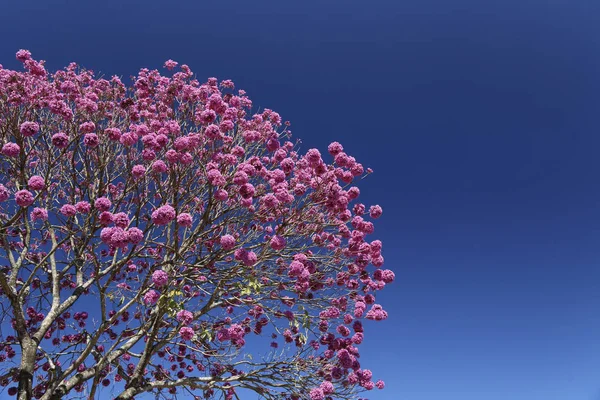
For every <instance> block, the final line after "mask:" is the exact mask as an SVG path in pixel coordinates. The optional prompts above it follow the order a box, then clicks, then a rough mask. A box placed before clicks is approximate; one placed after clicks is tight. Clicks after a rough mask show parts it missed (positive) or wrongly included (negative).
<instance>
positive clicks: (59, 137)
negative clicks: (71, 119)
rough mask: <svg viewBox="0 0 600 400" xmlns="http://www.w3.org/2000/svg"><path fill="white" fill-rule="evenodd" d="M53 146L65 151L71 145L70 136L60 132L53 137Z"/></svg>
mask: <svg viewBox="0 0 600 400" xmlns="http://www.w3.org/2000/svg"><path fill="white" fill-rule="evenodd" d="M52 144H53V145H54V146H56V147H58V148H59V149H64V148H65V147H67V146H68V145H69V136H68V135H67V134H66V133H64V132H58V133H55V134H54V135H52Z"/></svg>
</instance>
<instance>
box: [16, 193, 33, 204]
mask: <svg viewBox="0 0 600 400" xmlns="http://www.w3.org/2000/svg"><path fill="white" fill-rule="evenodd" d="M15 200H16V201H17V204H18V205H19V206H21V207H29V206H30V205H32V204H33V200H34V198H33V195H32V194H31V192H30V191H29V190H19V191H18V192H17V193H15Z"/></svg>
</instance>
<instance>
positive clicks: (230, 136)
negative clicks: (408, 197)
mask: <svg viewBox="0 0 600 400" xmlns="http://www.w3.org/2000/svg"><path fill="white" fill-rule="evenodd" d="M17 59H18V60H19V61H21V62H22V63H23V66H24V71H22V72H17V71H13V70H8V69H4V68H3V67H2V66H0V148H1V151H0V153H1V155H0V254H1V255H0V257H1V259H2V264H3V265H2V266H0V302H1V304H2V312H3V314H2V322H3V324H4V325H5V326H4V327H3V329H2V330H1V332H0V387H4V388H6V390H7V393H8V394H9V395H17V394H18V395H19V398H30V397H28V396H32V397H34V398H36V399H44V400H46V399H51V398H52V399H55V398H60V397H70V396H72V395H73V394H74V393H83V392H84V391H85V392H86V393H87V395H88V396H89V397H90V398H94V396H95V395H97V393H98V391H100V390H112V392H111V396H112V397H116V398H118V399H131V398H133V397H134V396H135V395H137V394H139V393H142V392H154V393H158V392H161V393H163V395H167V396H168V395H173V396H176V395H177V393H186V394H187V393H194V395H195V396H198V398H224V399H228V400H229V399H233V398H235V396H236V391H237V390H239V389H247V390H252V391H254V392H255V393H257V394H258V395H260V396H262V397H264V398H268V399H275V398H277V399H288V400H296V399H306V398H310V399H312V400H323V399H333V398H335V399H341V398H348V399H350V398H356V396H357V393H358V392H360V391H361V390H371V389H373V388H383V387H384V383H383V382H382V381H380V380H378V381H376V382H375V383H374V381H373V374H372V372H371V371H370V370H368V369H365V368H363V366H362V365H361V363H360V361H359V359H360V353H359V346H360V344H361V343H363V341H364V340H365V339H364V335H365V331H366V329H365V328H364V325H363V320H364V319H367V320H374V321H381V320H384V319H386V318H387V312H386V311H385V310H384V309H383V307H382V306H381V305H379V304H377V303H376V292H377V291H379V290H381V289H383V288H384V286H385V285H386V284H389V283H391V282H393V280H394V273H393V272H392V271H390V270H386V269H382V268H381V267H382V266H383V263H384V259H383V256H382V255H381V251H382V243H381V241H379V240H375V239H372V235H373V233H374V224H373V220H374V219H376V218H379V217H380V216H381V215H382V209H381V207H380V206H378V205H371V206H367V205H365V204H362V203H360V202H359V201H358V198H359V197H360V190H359V189H358V187H356V186H353V183H354V182H355V181H356V180H357V179H358V178H361V177H363V176H364V175H366V174H368V173H370V172H371V171H370V170H366V171H365V169H364V168H363V166H362V165H361V164H360V163H359V162H358V161H357V160H356V159H355V158H353V157H351V156H350V155H348V154H347V153H346V152H345V151H344V148H343V146H342V145H341V144H340V143H337V142H334V143H332V144H331V145H329V147H328V149H327V150H328V154H322V153H321V152H320V151H318V150H317V149H309V150H308V151H306V152H305V153H302V152H300V149H299V148H298V145H297V143H296V144H295V143H293V142H292V141H291V132H290V131H289V123H287V122H283V121H282V119H281V117H280V116H279V114H277V113H276V112H274V111H272V110H270V109H265V110H263V111H262V112H260V113H256V114H250V113H249V111H250V109H251V107H252V102H251V101H250V100H249V98H248V97H247V96H246V93H245V92H244V91H243V90H238V91H237V92H236V91H235V90H234V84H233V82H231V81H229V80H224V81H220V82H219V81H218V80H217V79H215V78H210V79H208V81H207V82H205V83H200V82H199V81H198V80H196V79H195V78H194V75H193V74H192V72H191V70H190V68H189V67H188V66H187V65H181V66H179V64H178V63H176V62H175V61H172V60H169V61H167V62H166V63H165V68H167V69H168V70H169V71H173V70H175V69H176V68H178V70H177V72H170V74H171V76H163V75H161V74H160V73H159V72H158V71H156V70H149V69H142V70H141V71H140V72H139V74H138V76H137V77H135V78H134V83H133V85H132V86H131V87H127V86H126V85H125V84H124V83H123V82H122V81H121V79H119V78H118V77H116V76H115V77H112V78H110V79H104V78H97V77H95V75H94V73H93V72H92V71H89V70H85V69H83V68H80V67H78V66H77V65H76V64H74V63H71V64H70V65H69V66H68V67H66V68H65V69H63V70H59V71H57V72H56V73H54V74H49V73H48V72H47V71H46V69H45V67H44V62H42V61H37V60H35V59H33V58H32V56H31V54H30V53H29V52H28V51H26V50H20V51H19V52H17ZM250 342H252V345H250V344H249V343H250ZM261 346H262V347H261ZM250 356H252V358H250ZM103 387H106V388H107V389H102V388H103ZM109 388H110V389H109ZM307 396H308V397H307ZM103 398H106V397H103Z"/></svg>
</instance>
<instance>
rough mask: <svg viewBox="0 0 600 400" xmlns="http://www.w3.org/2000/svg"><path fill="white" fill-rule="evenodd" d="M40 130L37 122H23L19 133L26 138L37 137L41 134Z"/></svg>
mask: <svg viewBox="0 0 600 400" xmlns="http://www.w3.org/2000/svg"><path fill="white" fill-rule="evenodd" d="M39 130H40V126H39V125H38V124H37V122H32V121H27V122H23V123H22V124H21V126H20V127H19V132H21V135H23V136H25V137H28V136H33V135H35V134H36V133H38V132H39Z"/></svg>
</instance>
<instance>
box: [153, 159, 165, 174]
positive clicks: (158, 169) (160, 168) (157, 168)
mask: <svg viewBox="0 0 600 400" xmlns="http://www.w3.org/2000/svg"><path fill="white" fill-rule="evenodd" d="M167 169H168V168H167V164H165V162H164V161H161V160H157V161H154V162H153V163H152V172H155V173H157V174H161V173H164V172H167Z"/></svg>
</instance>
